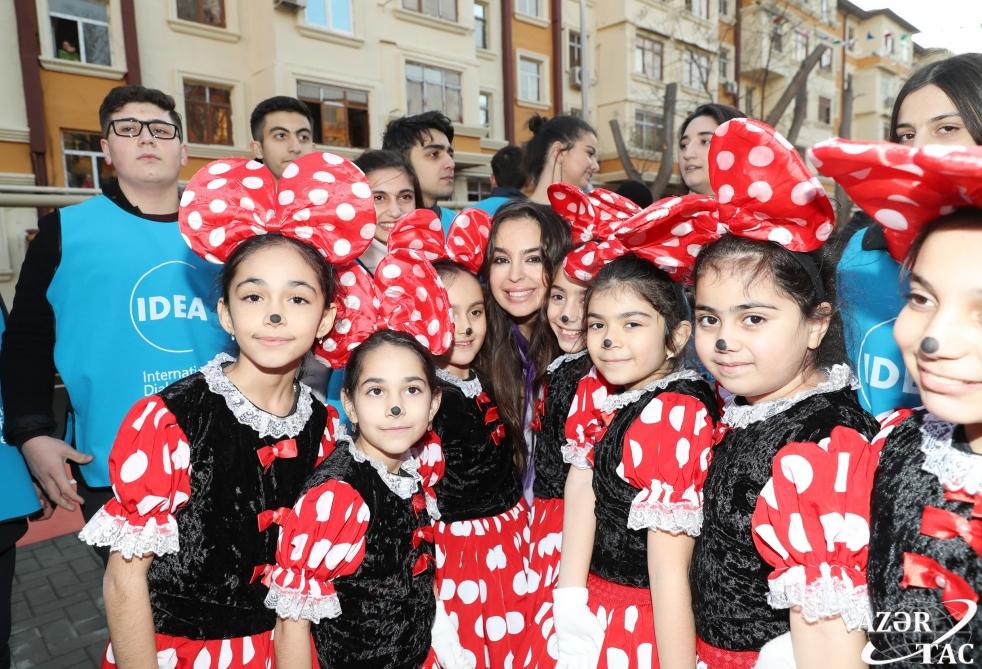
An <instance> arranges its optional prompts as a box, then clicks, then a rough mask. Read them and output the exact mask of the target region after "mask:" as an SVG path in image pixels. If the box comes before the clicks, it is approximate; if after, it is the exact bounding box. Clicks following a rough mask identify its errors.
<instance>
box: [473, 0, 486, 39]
mask: <svg viewBox="0 0 982 669" xmlns="http://www.w3.org/2000/svg"><path fill="white" fill-rule="evenodd" d="M474 46H476V47H477V48H478V49H487V48H488V4H487V3H486V2H475V3H474Z"/></svg>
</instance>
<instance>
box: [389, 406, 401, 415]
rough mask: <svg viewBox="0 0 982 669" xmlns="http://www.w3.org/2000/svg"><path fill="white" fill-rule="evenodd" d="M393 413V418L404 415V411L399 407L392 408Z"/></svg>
mask: <svg viewBox="0 0 982 669" xmlns="http://www.w3.org/2000/svg"><path fill="white" fill-rule="evenodd" d="M391 413H392V415H393V416H398V415H399V414H401V413H402V409H400V408H399V407H392V411H391Z"/></svg>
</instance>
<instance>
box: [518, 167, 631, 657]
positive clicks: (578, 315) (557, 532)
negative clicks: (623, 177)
mask: <svg viewBox="0 0 982 669" xmlns="http://www.w3.org/2000/svg"><path fill="white" fill-rule="evenodd" d="M548 194H549V200H550V202H551V204H552V208H553V210H554V211H555V212H556V213H557V214H559V215H560V216H562V217H563V218H564V219H565V220H566V221H567V222H568V223H569V224H570V226H571V228H572V233H573V242H574V244H576V245H577V246H578V247H579V246H583V245H592V246H591V248H592V247H593V246H596V244H597V243H600V242H603V241H604V240H605V239H606V238H607V237H609V236H610V235H612V234H613V230H614V229H615V228H616V227H617V226H618V225H620V224H621V223H623V222H624V219H626V218H628V217H629V216H630V215H631V214H634V213H636V212H637V211H638V210H639V207H638V206H637V205H636V204H634V203H633V202H631V201H630V200H628V199H627V198H624V197H621V196H620V195H617V194H616V193H612V192H610V191H607V190H604V189H602V188H598V189H594V190H593V191H592V192H591V194H590V195H589V196H585V195H583V192H582V191H581V190H580V189H578V188H575V187H574V186H571V185H569V184H565V183H559V184H553V185H551V186H549V189H548ZM574 255H576V254H570V255H567V257H566V260H565V261H564V262H563V265H562V266H561V267H559V268H557V269H556V271H555V273H554V276H553V279H552V285H551V286H550V288H549V296H548V301H547V303H546V317H547V320H548V321H549V325H550V326H551V327H552V332H553V334H554V335H555V336H556V341H557V342H558V343H559V348H560V350H562V351H563V353H562V354H560V355H559V356H557V357H556V358H555V359H554V360H553V361H552V363H550V364H549V366H548V367H547V368H546V374H545V378H544V379H543V382H542V390H541V391H540V397H539V400H538V401H537V402H536V407H535V416H534V418H533V420H532V431H533V433H534V434H535V449H534V451H533V465H534V467H535V471H536V472H537V473H536V477H535V481H534V482H533V486H532V491H533V494H534V496H533V499H532V508H531V512H530V514H529V530H528V544H529V547H528V548H529V556H528V566H527V578H526V581H527V584H528V589H529V592H528V604H527V607H526V610H527V611H528V616H529V619H530V620H531V621H532V622H533V623H534V625H533V628H532V629H531V630H530V631H529V633H528V634H527V635H526V637H525V641H524V643H523V646H522V652H520V653H519V657H520V658H522V659H523V661H524V662H525V666H527V667H528V666H538V667H550V666H553V665H555V661H556V647H555V643H553V644H552V647H551V648H552V650H551V654H550V653H549V651H548V650H547V649H546V647H545V646H543V641H542V637H541V634H540V633H539V632H541V629H542V621H543V620H544V619H545V618H546V617H547V616H550V613H549V611H550V609H551V608H552V590H553V588H554V587H555V586H556V582H557V580H558V579H559V562H560V553H561V548H562V537H563V534H562V533H563V512H564V506H563V489H564V487H565V485H566V476H567V474H568V472H569V463H568V462H565V461H564V460H563V453H562V450H563V446H565V445H566V418H567V416H568V414H569V412H570V408H571V407H573V405H574V402H573V400H574V396H575V394H576V388H577V385H578V384H579V382H580V379H582V378H583V377H584V376H585V375H586V374H587V372H589V371H590V368H591V367H593V362H592V361H591V360H590V356H589V355H587V350H586V310H585V306H586V305H585V297H586V292H587V289H588V288H589V282H590V281H591V280H592V279H593V277H594V276H595V274H596V271H597V270H598V269H599V268H600V267H601V266H602V263H600V262H597V263H596V264H595V265H594V266H592V267H591V268H590V269H591V270H592V271H586V270H584V269H582V268H576V267H573V266H572V265H571V264H570V262H569V261H570V259H571V258H573V257H574ZM579 255H582V254H579ZM549 636H550V637H551V636H552V635H551V634H550V635H549Z"/></svg>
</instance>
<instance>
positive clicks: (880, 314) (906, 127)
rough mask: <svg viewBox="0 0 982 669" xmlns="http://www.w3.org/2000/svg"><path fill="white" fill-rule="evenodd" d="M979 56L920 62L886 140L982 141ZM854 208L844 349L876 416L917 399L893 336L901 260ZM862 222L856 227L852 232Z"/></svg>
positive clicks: (841, 287)
mask: <svg viewBox="0 0 982 669" xmlns="http://www.w3.org/2000/svg"><path fill="white" fill-rule="evenodd" d="M980 82H982V53H966V54H961V55H959V56H953V57H951V58H946V59H945V60H940V61H937V62H934V63H930V64H928V65H925V66H924V67H922V68H921V69H919V70H917V71H916V72H914V74H913V75H912V76H911V77H910V79H908V80H907V82H906V83H905V84H904V85H903V87H902V88H901V89H900V92H899V93H898V94H897V100H896V102H894V105H893V114H892V115H891V117H890V141H893V142H897V143H899V144H906V145H908V146H915V147H916V146H924V145H926V144H957V145H964V146H972V145H977V144H982V85H980ZM872 221H873V219H872V218H870V217H869V216H867V215H866V214H864V213H862V212H859V213H857V214H856V215H855V216H853V219H852V221H850V223H849V225H847V226H846V228H845V229H844V231H843V234H842V238H844V239H847V240H848V241H846V242H845V246H844V248H843V251H842V256H841V258H840V260H839V264H838V268H837V272H836V282H837V284H838V292H839V308H840V309H841V311H842V316H843V321H844V324H845V328H846V329H845V335H846V349H847V351H848V354H849V360H850V363H851V364H852V366H853V369H855V370H856V375H857V376H858V377H859V382H860V384H861V385H860V388H859V391H858V393H859V400H860V402H861V403H862V405H863V407H864V408H865V409H867V410H868V411H870V412H871V413H873V414H874V415H876V414H879V413H882V412H884V411H888V410H890V409H894V408H897V407H915V406H918V405H920V403H921V399H920V394H919V393H918V390H917V387H916V386H915V384H914V383H913V381H912V379H911V376H910V374H909V373H908V372H905V370H904V362H903V357H902V356H901V354H900V350H899V349H898V348H897V344H896V342H894V339H893V332H892V331H893V323H894V321H895V320H896V317H897V314H899V313H900V310H901V309H902V308H903V306H904V298H903V296H902V292H903V291H902V290H901V289H900V264H899V263H898V262H897V261H896V260H894V259H893V258H891V257H890V254H889V253H888V252H887V246H886V241H885V239H884V235H883V228H882V227H881V226H879V225H869V224H870V223H871V222H872ZM857 227H859V228H860V229H858V230H857V229H856V228H857Z"/></svg>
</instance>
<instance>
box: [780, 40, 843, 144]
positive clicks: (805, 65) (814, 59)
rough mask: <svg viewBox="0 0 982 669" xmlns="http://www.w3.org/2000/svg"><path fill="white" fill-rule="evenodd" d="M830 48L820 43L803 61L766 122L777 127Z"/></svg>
mask: <svg viewBox="0 0 982 669" xmlns="http://www.w3.org/2000/svg"><path fill="white" fill-rule="evenodd" d="M826 49H828V47H827V46H825V45H824V44H819V45H818V46H816V47H815V48H814V49H813V50H812V52H811V53H810V54H808V57H807V58H805V60H803V61H802V62H801V66H800V67H799V68H798V71H797V72H795V74H794V77H792V78H791V81H790V83H788V87H787V88H785V89H784V93H782V94H781V97H780V99H779V100H778V101H777V103H776V104H775V105H774V107H773V108H772V109H771V111H770V113H769V114H768V115H767V118H765V119H764V123H766V124H767V125H769V126H772V127H776V126H777V124H778V122H779V121H780V120H781V117H782V116H784V112H785V111H786V110H787V108H788V105H790V104H791V101H792V100H794V99H795V97H796V96H797V95H798V91H799V90H801V89H802V88H804V86H805V84H806V83H808V75H809V74H811V71H812V70H813V69H815V66H816V65H818V61H819V60H821V58H822V54H823V53H824V52H825V50H826Z"/></svg>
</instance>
